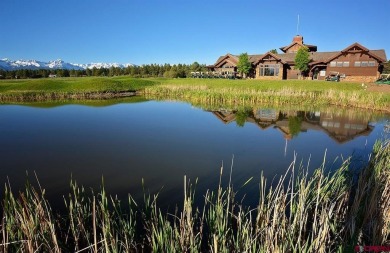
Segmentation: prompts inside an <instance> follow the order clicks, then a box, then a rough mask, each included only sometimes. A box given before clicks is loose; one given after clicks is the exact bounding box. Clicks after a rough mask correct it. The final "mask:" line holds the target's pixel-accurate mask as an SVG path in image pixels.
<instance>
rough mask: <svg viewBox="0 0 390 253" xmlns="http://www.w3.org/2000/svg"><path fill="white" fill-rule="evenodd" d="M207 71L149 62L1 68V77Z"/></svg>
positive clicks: (167, 74) (169, 75)
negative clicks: (81, 66) (140, 63)
mask: <svg viewBox="0 0 390 253" xmlns="http://www.w3.org/2000/svg"><path fill="white" fill-rule="evenodd" d="M201 71H203V72H204V71H207V68H206V65H205V64H199V63H198V62H194V63H192V64H174V65H170V64H168V63H166V64H148V65H141V66H136V65H133V66H128V67H126V68H120V67H110V68H96V67H94V68H92V69H83V70H75V69H71V70H68V69H34V70H32V69H18V70H9V71H6V70H2V69H0V78H2V79H15V78H16V79H18V78H20V79H22V78H23V79H24V78H46V77H49V76H50V75H55V76H56V77H82V76H122V75H127V76H131V77H167V78H186V77H190V76H191V72H201Z"/></svg>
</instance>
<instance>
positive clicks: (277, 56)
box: [253, 52, 286, 64]
mask: <svg viewBox="0 0 390 253" xmlns="http://www.w3.org/2000/svg"><path fill="white" fill-rule="evenodd" d="M267 56H268V57H269V58H273V59H275V60H277V61H280V62H281V63H283V64H286V62H285V61H284V60H282V59H281V58H280V57H279V56H280V55H277V54H274V53H271V52H268V53H266V54H263V55H259V56H258V57H257V59H256V61H254V62H253V64H257V63H259V62H260V61H262V60H264V59H265V58H266V57H267Z"/></svg>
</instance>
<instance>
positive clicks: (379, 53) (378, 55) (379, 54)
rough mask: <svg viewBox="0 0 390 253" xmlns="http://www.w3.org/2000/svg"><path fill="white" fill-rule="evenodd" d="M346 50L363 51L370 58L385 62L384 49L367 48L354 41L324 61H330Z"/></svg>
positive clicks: (346, 51)
mask: <svg viewBox="0 0 390 253" xmlns="http://www.w3.org/2000/svg"><path fill="white" fill-rule="evenodd" d="M348 52H357V53H358V52H363V53H366V54H368V55H370V56H371V57H372V58H374V59H376V60H378V61H379V62H385V61H386V54H385V51H384V50H383V49H382V50H369V49H368V48H366V47H364V46H362V45H361V44H359V43H357V42H355V43H353V44H352V45H350V46H349V47H347V48H345V49H344V50H341V51H340V52H339V53H338V54H335V55H333V56H331V57H329V58H328V59H327V60H326V62H330V61H332V60H334V59H336V58H337V57H339V56H341V55H343V54H346V53H348Z"/></svg>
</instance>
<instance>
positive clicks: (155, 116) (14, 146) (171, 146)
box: [0, 98, 390, 209]
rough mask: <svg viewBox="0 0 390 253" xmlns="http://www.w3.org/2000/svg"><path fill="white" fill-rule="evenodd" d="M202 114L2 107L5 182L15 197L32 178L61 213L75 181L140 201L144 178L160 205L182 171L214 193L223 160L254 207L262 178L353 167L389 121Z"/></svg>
mask: <svg viewBox="0 0 390 253" xmlns="http://www.w3.org/2000/svg"><path fill="white" fill-rule="evenodd" d="M204 108H205V109H202V108H198V107H194V106H192V105H190V104H188V103H185V102H176V101H154V100H146V99H140V98H134V99H124V100H118V101H105V102H102V103H95V102H92V103H90V104H88V103H87V104H71V103H70V104H65V103H58V104H32V105H1V106H0V122H1V123H0V141H1V147H0V161H1V166H0V180H1V183H2V185H3V186H4V184H5V183H7V182H9V183H10V185H11V188H12V190H13V191H14V192H17V191H18V190H20V189H23V188H24V183H25V182H26V179H27V177H28V178H29V180H30V181H36V180H35V174H36V175H37V177H38V179H39V183H40V185H41V186H42V187H43V188H44V189H45V190H46V196H47V198H48V199H49V201H51V204H52V205H53V206H54V208H58V209H61V208H62V207H63V198H62V196H63V195H65V196H67V193H68V192H69V191H70V187H69V184H70V180H71V179H73V180H75V181H77V183H78V184H79V185H83V186H84V187H85V188H86V189H90V188H92V189H94V190H95V191H98V190H99V189H100V186H101V185H102V181H103V180H104V186H105V188H106V190H107V192H108V193H109V194H112V195H118V196H119V197H120V198H125V199H126V198H127V194H128V193H130V194H132V195H133V196H134V198H135V199H136V200H138V201H139V200H140V199H141V198H142V195H143V190H142V189H143V185H142V181H144V188H145V191H146V192H150V193H157V192H158V191H160V196H159V203H160V205H161V206H163V207H168V206H174V205H176V204H178V203H180V201H181V200H182V192H183V178H184V176H185V175H186V177H187V179H190V180H191V181H192V182H194V183H195V181H196V180H198V182H197V186H196V190H197V194H198V197H199V199H201V197H202V195H203V194H204V192H205V191H206V189H211V190H214V189H216V188H217V187H218V183H219V180H220V170H221V166H222V164H223V167H224V170H223V176H222V181H223V183H224V184H226V183H227V182H228V180H229V174H230V170H231V168H232V176H231V178H232V183H233V185H234V187H235V190H237V191H238V192H240V193H241V195H240V197H244V195H245V199H244V201H245V202H246V203H247V204H248V205H253V204H255V203H256V201H257V199H258V184H259V178H260V175H261V173H262V172H263V174H264V175H265V176H266V177H267V178H268V180H269V181H272V179H274V178H275V177H276V176H279V175H282V174H284V173H285V172H286V170H287V168H288V167H289V166H290V164H291V163H292V161H293V160H294V156H295V157H296V161H297V163H302V166H304V167H305V168H306V167H307V168H309V171H312V170H313V169H314V168H317V167H319V166H321V164H322V163H323V161H324V158H325V164H326V166H327V168H328V169H329V170H332V169H337V168H338V166H339V165H340V164H341V162H342V161H343V160H345V159H346V158H347V157H349V156H353V162H352V168H359V167H360V166H361V165H362V164H364V163H365V162H367V160H368V158H369V155H370V152H371V150H372V146H373V144H374V142H375V141H376V140H377V139H380V138H383V137H384V135H385V134H386V133H385V132H386V131H384V127H385V124H387V122H388V121H389V119H390V116H389V115H385V114H380V113H372V112H364V111H363V112H362V111H354V110H345V111H342V110H340V109H338V108H335V109H332V108H325V109H323V110H321V109H312V110H306V109H305V110H302V109H301V110H296V109H295V110H294V109H290V108H288V109H280V108H279V109H278V108H271V107H266V106H263V107H255V108H238V109H237V108H235V109H229V108H223V107H221V108H213V109H209V108H206V107H204ZM296 167H297V168H298V167H299V165H297V166H296ZM27 175H28V176H27ZM250 179H252V180H250ZM248 180H250V181H249V183H247V184H245V182H247V181H248ZM2 194H3V189H2V190H1V195H2Z"/></svg>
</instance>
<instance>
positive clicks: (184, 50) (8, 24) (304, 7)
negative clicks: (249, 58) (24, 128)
mask: <svg viewBox="0 0 390 253" xmlns="http://www.w3.org/2000/svg"><path fill="white" fill-rule="evenodd" d="M298 15H299V17H300V25H299V32H298V33H299V34H300V35H302V36H303V37H304V42H305V43H306V44H313V45H317V46H318V51H339V50H342V49H344V48H346V47H348V46H349V45H351V44H352V43H354V42H359V43H361V44H362V45H363V46H365V47H367V48H369V49H385V50H386V53H387V55H388V57H389V56H390V32H389V27H390V0H364V1H363V0H354V1H352V0H348V1H347V0H328V1H313V0H296V1H267V0H250V1H249V0H243V1H237V0H234V1H233V0H226V1H218V0H213V1H211V0H198V1H188V0H173V1H169V0H111V1H108V0H66V1H65V0H38V1H32V0H1V4H0V24H1V31H0V58H5V57H7V58H9V59H12V60H18V59H25V60H28V59H35V60H41V61H49V60H55V59H63V60H64V61H66V62H72V63H90V62H118V63H134V64H139V65H141V64H151V63H158V64H163V63H170V64H177V63H186V64H190V63H192V62H194V61H197V62H199V63H204V64H213V63H214V62H215V60H216V59H217V58H218V56H220V55H224V54H226V53H228V52H229V53H232V54H240V53H243V52H247V53H248V54H262V53H265V52H267V51H269V50H271V49H274V48H277V49H279V47H282V46H286V45H288V44H290V43H291V41H292V38H293V36H294V35H296V33H297V16H298Z"/></svg>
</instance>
